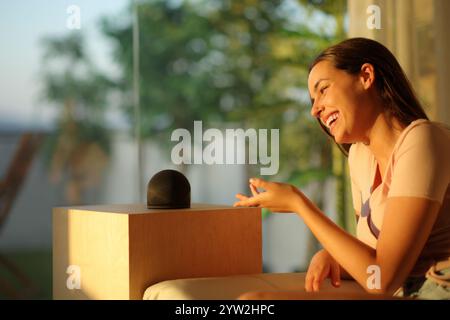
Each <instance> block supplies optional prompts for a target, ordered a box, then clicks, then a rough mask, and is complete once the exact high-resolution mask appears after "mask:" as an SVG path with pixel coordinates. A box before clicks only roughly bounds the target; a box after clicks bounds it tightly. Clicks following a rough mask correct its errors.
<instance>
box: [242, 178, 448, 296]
mask: <svg viewBox="0 0 450 320" xmlns="http://www.w3.org/2000/svg"><path fill="white" fill-rule="evenodd" d="M251 188H252V193H253V195H254V196H253V197H251V198H247V197H245V196H242V195H239V196H238V197H239V199H240V200H241V201H239V202H237V203H236V204H235V205H236V206H240V205H242V206H261V207H265V208H269V209H271V210H272V211H275V212H286V211H290V212H296V213H297V214H298V215H299V216H300V217H301V218H303V220H304V222H305V223H306V225H307V226H308V227H309V229H310V230H311V231H312V232H313V233H314V235H315V236H316V238H317V240H318V241H319V242H320V243H321V244H322V246H323V247H324V249H325V250H327V251H328V252H329V253H330V255H331V256H332V257H333V258H334V259H335V260H336V261H337V262H338V263H339V265H341V266H342V268H343V269H345V270H346V271H347V272H348V273H349V274H350V275H351V276H352V277H353V278H354V279H355V280H356V281H357V282H358V283H359V284H360V285H361V286H362V287H363V288H365V290H366V291H368V292H371V293H381V294H388V293H393V292H394V291H395V290H396V289H397V288H398V287H400V286H401V284H402V283H403V282H404V280H405V279H406V278H407V276H408V274H409V273H410V271H411V269H412V268H413V266H414V264H415V262H416V260H417V258H418V257H419V254H420V252H421V251H422V249H423V247H424V245H425V242H426V240H427V238H428V236H429V234H430V232H431V229H432V227H433V224H434V222H435V220H436V217H437V214H438V212H439V208H440V203H439V202H437V201H432V200H428V199H425V198H415V197H392V198H388V200H387V204H386V209H385V214H384V220H383V226H382V230H381V232H380V236H379V239H378V243H377V248H376V249H373V248H371V247H370V246H368V245H366V244H365V243H363V242H361V241H360V240H358V239H357V238H355V237H354V236H352V235H350V234H349V233H347V232H346V231H344V230H343V229H341V228H340V227H339V226H337V225H336V224H335V223H334V222H333V221H331V220H330V219H329V218H328V217H327V216H326V215H325V214H324V213H323V212H322V211H321V210H320V209H319V208H317V207H316V206H315V205H314V204H313V203H312V202H311V201H310V200H309V199H308V198H307V197H306V196H305V195H304V194H303V193H302V192H300V191H299V190H298V189H297V188H295V187H293V186H291V185H287V184H282V183H274V182H266V181H264V180H262V179H254V180H253V181H252V186H251ZM256 188H263V189H265V190H266V191H265V192H261V193H257V192H256ZM370 266H376V267H378V268H379V270H380V276H381V278H380V287H379V288H372V287H368V286H367V280H368V279H369V277H370V276H371V273H370V272H369V273H368V268H369V267H370ZM369 271H370V269H369Z"/></svg>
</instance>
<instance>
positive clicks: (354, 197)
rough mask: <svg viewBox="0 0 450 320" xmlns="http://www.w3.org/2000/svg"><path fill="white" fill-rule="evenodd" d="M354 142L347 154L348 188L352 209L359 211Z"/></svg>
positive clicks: (359, 199)
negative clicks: (350, 194) (350, 192)
mask: <svg viewBox="0 0 450 320" xmlns="http://www.w3.org/2000/svg"><path fill="white" fill-rule="evenodd" d="M356 148H357V145H356V144H352V146H351V147H350V151H349V155H348V167H349V175H350V188H351V191H352V202H353V209H354V210H355V211H356V212H360V211H361V189H360V188H359V186H358V184H357V182H356V172H355V171H356V169H357V168H356V167H357V166H356V163H355V161H356V159H355V157H356V155H355V152H356Z"/></svg>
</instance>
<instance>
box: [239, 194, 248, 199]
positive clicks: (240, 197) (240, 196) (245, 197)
mask: <svg viewBox="0 0 450 320" xmlns="http://www.w3.org/2000/svg"><path fill="white" fill-rule="evenodd" d="M236 198H238V199H239V200H247V199H248V197H247V196H244V195H243V194H240V193H238V194H237V195H236Z"/></svg>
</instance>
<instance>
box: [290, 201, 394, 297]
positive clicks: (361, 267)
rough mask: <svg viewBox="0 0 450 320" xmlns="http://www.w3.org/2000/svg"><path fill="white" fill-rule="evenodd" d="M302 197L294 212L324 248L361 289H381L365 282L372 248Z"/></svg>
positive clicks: (373, 262)
mask: <svg viewBox="0 0 450 320" xmlns="http://www.w3.org/2000/svg"><path fill="white" fill-rule="evenodd" d="M302 197H303V199H302V201H299V202H298V205H297V206H296V207H297V210H296V213H297V214H298V215H299V216H300V217H301V218H302V219H303V221H304V222H305V224H306V225H307V226H308V227H309V229H310V230H311V232H312V233H313V234H314V235H315V236H316V238H317V239H318V241H319V242H320V243H321V244H322V246H323V247H324V248H325V250H327V251H328V253H329V254H330V255H331V256H332V257H333V258H334V259H335V260H336V261H337V263H339V265H340V266H341V267H342V268H343V269H345V270H346V271H347V272H348V273H349V275H350V276H351V277H353V279H355V280H356V281H357V282H358V283H359V284H360V285H361V286H363V287H364V288H365V290H367V291H369V292H373V293H385V292H386V291H385V288H380V290H376V289H375V290H374V289H370V288H368V287H367V285H366V283H367V279H368V277H369V276H370V274H368V273H367V268H368V267H369V266H371V265H377V261H376V250H374V249H373V248H371V247H369V246H368V245H366V244H365V243H363V242H361V241H360V240H358V239H356V238H355V237H353V236H352V235H350V234H349V233H347V232H345V231H344V230H343V229H341V228H340V227H338V226H337V225H336V224H335V223H334V222H333V221H331V220H330V219H329V218H328V217H327V216H326V215H325V214H324V213H323V212H322V211H320V209H319V208H317V207H316V206H315V205H314V204H313V203H312V202H311V201H310V200H309V199H307V198H306V197H304V196H302Z"/></svg>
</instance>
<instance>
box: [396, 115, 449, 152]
mask: <svg viewBox="0 0 450 320" xmlns="http://www.w3.org/2000/svg"><path fill="white" fill-rule="evenodd" d="M411 147H419V148H420V147H421V148H427V149H429V148H433V149H442V148H443V149H449V148H450V127H449V126H447V125H446V124H444V123H440V122H436V121H430V120H427V119H418V120H415V121H413V122H411V123H410V124H409V125H408V126H407V127H406V128H405V129H404V130H403V132H402V134H401V136H400V138H399V141H398V142H397V148H396V149H397V151H398V150H401V149H405V148H408V149H409V148H411ZM442 151H443V150H442Z"/></svg>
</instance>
